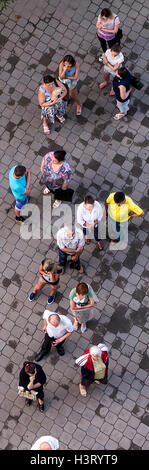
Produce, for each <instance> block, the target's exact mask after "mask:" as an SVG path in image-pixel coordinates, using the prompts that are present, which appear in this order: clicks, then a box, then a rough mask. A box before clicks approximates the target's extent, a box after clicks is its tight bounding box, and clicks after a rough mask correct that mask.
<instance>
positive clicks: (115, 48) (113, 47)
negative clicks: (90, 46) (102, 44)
mask: <svg viewBox="0 0 149 470" xmlns="http://www.w3.org/2000/svg"><path fill="white" fill-rule="evenodd" d="M120 50H121V47H120V46H119V44H113V46H111V51H113V52H117V53H118V54H119V52H120Z"/></svg>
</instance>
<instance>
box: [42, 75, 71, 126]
mask: <svg viewBox="0 0 149 470" xmlns="http://www.w3.org/2000/svg"><path fill="white" fill-rule="evenodd" d="M66 94H67V89H66V87H65V86H64V85H63V83H61V82H60V81H59V80H57V79H54V78H53V77H51V75H49V74H45V75H44V77H43V83H42V85H41V86H40V88H39V91H38V103H39V106H40V107H41V119H43V130H44V133H45V134H47V135H49V134H50V129H49V127H48V121H49V120H50V122H51V124H54V122H55V117H57V119H58V120H59V121H60V123H61V124H64V122H65V118H64V115H65V113H66V102H65V101H64V100H63V98H64V97H65V96H66Z"/></svg>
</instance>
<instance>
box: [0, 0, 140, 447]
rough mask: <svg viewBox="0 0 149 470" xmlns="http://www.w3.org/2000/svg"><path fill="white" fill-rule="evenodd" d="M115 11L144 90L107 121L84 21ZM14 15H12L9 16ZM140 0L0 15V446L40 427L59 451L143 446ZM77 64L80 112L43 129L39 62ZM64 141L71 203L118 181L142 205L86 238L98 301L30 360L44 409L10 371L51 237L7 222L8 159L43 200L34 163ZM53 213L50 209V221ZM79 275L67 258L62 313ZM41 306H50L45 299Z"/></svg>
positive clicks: (30, 352)
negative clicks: (97, 239)
mask: <svg viewBox="0 0 149 470" xmlns="http://www.w3.org/2000/svg"><path fill="white" fill-rule="evenodd" d="M107 5H108V6H109V7H112V9H113V11H115V12H116V13H117V14H119V16H120V20H121V24H122V28H123V39H122V50H123V53H124V55H125V62H126V65H127V66H128V67H129V69H130V71H132V72H133V73H137V74H138V75H139V76H141V79H142V81H143V82H144V88H142V90H141V91H139V92H138V91H133V93H132V98H131V107H130V112H129V114H128V116H127V117H125V118H124V119H123V120H122V121H120V122H115V121H114V120H113V113H114V111H115V99H114V98H110V99H109V97H108V93H107V90H104V91H102V92H101V93H100V94H99V92H98V87H97V84H98V81H99V80H100V79H101V77H102V65H101V64H99V62H98V56H99V54H100V50H99V44H98V40H97V39H96V34H95V32H96V30H95V24H96V19H97V16H98V13H99V12H100V10H101V8H103V7H104V6H107ZM15 15H16V16H15ZM147 15H148V2H147V0H138V1H133V0H124V1H123V2H122V1H121V0H114V1H113V2H111V1H108V0H107V2H104V3H103V2H101V1H100V0H82V1H81V2H80V1H79V0H75V2H74V1H73V0H69V1H68V0H67V1H66V0H65V1H64V0H63V1H60V0H49V1H47V0H42V1H41V0H38V1H37V0H25V1H24V2H22V1H21V0H20V1H18V0H15V3H14V4H13V5H10V6H9V8H7V9H6V10H4V11H3V12H2V13H1V15H0V44H1V62H0V67H1V78H0V87H1V88H0V100H1V109H2V119H1V124H0V136H1V140H0V157H1V164H0V170H1V171H0V180H1V187H0V221H1V228H0V233H1V239H0V252H1V255H0V270H1V278H0V298H1V305H0V319H1V330H0V349H1V366H0V372H1V388H0V401H1V411H0V432H1V444H0V445H1V449H11V450H13V449H20V450H21V449H30V448H31V445H32V444H33V443H34V441H35V440H36V439H37V438H38V437H40V436H42V435H45V434H51V435H53V436H55V437H57V438H58V439H59V441H60V447H61V449H95V450H102V449H105V450H111V449H113V450H116V449H125V450H128V449H149V427H148V425H149V407H148V398H149V378H148V371H149V361H148V326H149V323H148V306H149V297H148V294H149V287H148V280H149V259H148V258H149V248H148V246H149V235H148V221H149V214H148V212H147V209H148V202H149V189H148V181H149V108H148V105H149V86H148V70H149V66H148V59H149V49H148V30H149V20H148V16H147ZM68 52H69V53H71V54H73V55H74V56H75V57H76V59H77V60H78V62H79V63H80V66H81V74H80V81H79V90H80V97H81V102H82V103H83V110H82V116H80V117H78V118H77V117H76V116H75V112H74V105H72V104H70V105H69V108H68V117H67V120H66V123H65V125H64V126H63V127H61V126H60V125H59V124H56V127H55V129H53V131H52V133H51V135H50V138H49V137H46V136H45V135H44V134H43V131H42V125H41V121H40V109H39V106H38V104H37V90H38V87H39V84H40V83H41V80H42V73H43V71H45V70H46V69H47V68H48V69H49V71H50V72H51V73H53V74H54V75H55V76H57V74H58V64H59V62H60V60H61V58H62V57H63V56H64V54H66V53H68ZM55 148H64V149H65V150H66V151H67V159H68V161H69V163H70V165H71V167H72V168H73V180H72V183H71V187H72V188H74V189H75V192H76V194H75V202H76V203H79V202H81V201H82V200H83V196H84V195H85V194H86V193H87V192H89V193H91V194H92V195H93V196H95V197H96V198H97V199H98V200H99V201H100V202H102V203H104V201H105V198H106V197H107V196H108V194H109V193H110V192H111V191H115V190H120V189H123V190H124V191H125V192H126V193H127V194H128V195H131V196H132V198H133V199H134V200H135V201H136V203H138V204H139V205H140V206H141V207H142V208H143V209H144V211H145V216H144V218H143V219H138V220H133V221H131V222H130V224H129V242H128V247H127V249H125V250H123V251H118V252H116V251H113V252H111V251H110V250H109V242H108V240H105V241H104V251H103V252H102V253H99V252H98V251H97V248H96V246H95V244H94V242H93V243H91V245H90V246H89V247H85V249H84V252H83V255H82V261H83V265H84V268H85V274H84V275H83V276H80V280H81V279H83V280H84V281H85V282H88V283H89V284H91V286H92V288H93V289H94V291H95V292H96V294H97V296H98V298H99V303H97V304H96V307H95V315H94V319H93V320H92V321H91V322H90V323H88V330H87V332H86V333H85V334H84V335H81V334H80V332H77V333H73V335H72V336H71V338H70V340H68V341H67V343H66V346H65V349H66V354H65V356H64V357H63V358H60V357H59V356H57V353H55V352H54V351H52V353H51V355H50V356H49V357H47V358H46V359H45V360H42V361H41V364H42V366H43V368H44V371H45V373H46V374H47V387H46V390H45V412H44V414H41V413H40V412H39V411H38V410H37V409H36V406H35V405H33V406H31V407H30V408H29V409H28V408H26V407H25V406H24V400H23V399H21V398H18V397H17V386H18V375H19V371H20V369H21V367H22V363H23V361H24V359H34V357H35V353H36V351H38V350H39V349H40V345H41V341H42V339H43V333H42V313H43V311H44V309H45V307H47V296H48V289H47V287H46V288H45V289H44V291H43V292H42V293H41V294H40V296H39V297H38V298H37V300H36V302H33V303H30V302H29V301H28V294H29V293H30V292H31V288H32V286H33V285H34V283H35V280H36V279H37V272H38V267H39V263H40V261H41V260H42V259H43V256H44V255H45V254H48V255H52V256H54V258H55V259H57V250H56V242H55V240H53V239H52V240H47V239H42V238H41V240H35V239H29V240H24V239H22V238H21V236H20V227H18V226H17V225H16V223H15V220H14V212H13V197H12V195H11V192H10V190H9V184H8V173H9V170H10V168H11V167H12V166H13V165H14V164H15V163H23V164H24V165H25V166H26V167H29V168H30V169H31V171H32V185H33V190H32V197H33V199H32V200H33V202H34V203H36V204H38V205H39V207H40V208H41V209H42V196H41V189H40V186H39V177H38V175H39V168H40V163H41V159H42V156H43V155H44V154H45V153H46V152H47V151H48V150H54V149H55ZM53 220H56V217H55V218H54V219H53ZM77 280H78V276H77V275H76V273H74V272H71V271H70V270H69V267H68V269H67V271H66V274H65V275H64V276H63V277H62V280H61V287H60V290H59V292H58V294H57V297H56V302H55V303H54V304H53V305H52V310H53V311H58V312H59V313H63V314H66V315H68V317H70V318H71V315H70V313H69V312H68V308H69V292H70V289H71V288H72V287H73V286H74V285H76V282H77ZM49 309H50V308H49ZM101 341H102V342H105V343H106V344H107V345H108V346H109V349H110V366H109V382H108V385H106V386H105V385H100V386H99V387H98V386H97V385H91V387H90V389H89V392H88V395H87V398H86V399H83V398H82V397H81V396H80V395H79V390H78V383H79V379H80V371H79V370H78V368H76V367H74V361H75V358H76V357H78V355H80V354H81V353H83V352H84V350H85V349H86V348H87V347H89V345H91V344H97V343H98V342H101Z"/></svg>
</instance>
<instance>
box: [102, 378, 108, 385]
mask: <svg viewBox="0 0 149 470" xmlns="http://www.w3.org/2000/svg"><path fill="white" fill-rule="evenodd" d="M100 382H101V384H105V385H106V384H107V383H108V379H107V377H104V379H100Z"/></svg>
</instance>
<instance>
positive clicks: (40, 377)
mask: <svg viewBox="0 0 149 470" xmlns="http://www.w3.org/2000/svg"><path fill="white" fill-rule="evenodd" d="M45 383H46V375H45V373H44V371H43V369H42V367H41V366H40V365H39V364H35V363H34V362H30V361H25V362H24V364H23V368H22V369H21V372H20V375H19V386H20V387H23V388H24V390H27V391H32V390H34V391H35V392H38V395H37V400H38V406H39V410H40V411H41V413H42V412H43V411H44V391H43V385H44V384H45ZM31 404H32V400H30V399H28V398H26V405H28V406H30V405H31Z"/></svg>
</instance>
